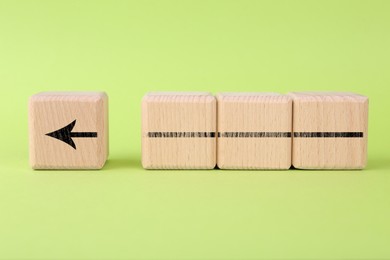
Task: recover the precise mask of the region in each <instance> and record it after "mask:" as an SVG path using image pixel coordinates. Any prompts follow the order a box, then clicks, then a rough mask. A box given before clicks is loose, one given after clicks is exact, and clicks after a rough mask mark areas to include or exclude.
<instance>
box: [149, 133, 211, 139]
mask: <svg viewBox="0 0 390 260" xmlns="http://www.w3.org/2000/svg"><path fill="white" fill-rule="evenodd" d="M148 137H150V138H212V137H215V132H148Z"/></svg>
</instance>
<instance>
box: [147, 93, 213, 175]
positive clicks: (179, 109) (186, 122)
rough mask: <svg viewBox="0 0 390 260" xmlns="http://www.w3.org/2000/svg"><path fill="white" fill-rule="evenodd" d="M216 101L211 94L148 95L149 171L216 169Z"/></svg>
mask: <svg viewBox="0 0 390 260" xmlns="http://www.w3.org/2000/svg"><path fill="white" fill-rule="evenodd" d="M215 133H216V100H215V98H214V97H213V96H212V95H211V94H210V93H203V92H199V93H197V92H193V93H192V92H188V93H187V92H172V93H170V92H162V93H158V92H156V93H148V94H147V95H146V96H145V97H144V99H143V101H142V165H143V167H144V168H146V169H213V168H214V167H215V165H216V134H215Z"/></svg>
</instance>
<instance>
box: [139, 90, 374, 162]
mask: <svg viewBox="0 0 390 260" xmlns="http://www.w3.org/2000/svg"><path fill="white" fill-rule="evenodd" d="M367 123H368V98H367V97H365V96H361V95H357V94H353V93H340V92H326V93H325V92H322V93H318V92H292V93H289V94H287V95H282V94H277V93H220V94H218V95H217V96H216V97H214V96H213V95H211V94H210V93H191V92H182V93H181V92H161V93H148V94H147V95H146V96H145V97H144V99H143V101H142V165H143V167H144V168H146V169H213V168H215V166H218V167H219V168H221V169H289V168H290V167H291V166H294V167H295V168H299V169H362V168H364V167H365V165H366V161H367Z"/></svg>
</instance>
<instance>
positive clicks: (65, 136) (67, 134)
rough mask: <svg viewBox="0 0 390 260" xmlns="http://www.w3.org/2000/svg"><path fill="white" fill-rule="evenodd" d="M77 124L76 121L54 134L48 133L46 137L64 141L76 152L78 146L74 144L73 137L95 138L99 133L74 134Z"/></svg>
mask: <svg viewBox="0 0 390 260" xmlns="http://www.w3.org/2000/svg"><path fill="white" fill-rule="evenodd" d="M75 124H76V120H74V121H73V122H72V123H70V124H69V125H67V126H65V127H63V128H61V129H58V130H56V131H54V132H51V133H48V134H46V135H48V136H51V137H53V138H56V139H58V140H61V141H63V142H64V143H67V144H69V145H70V146H72V147H73V148H74V149H75V150H76V145H75V143H74V142H73V139H72V137H76V138H95V137H97V132H72V129H73V127H74V126H75Z"/></svg>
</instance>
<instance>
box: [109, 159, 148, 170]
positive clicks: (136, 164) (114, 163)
mask: <svg viewBox="0 0 390 260" xmlns="http://www.w3.org/2000/svg"><path fill="white" fill-rule="evenodd" d="M123 169H142V165H141V160H140V159H139V158H132V157H131V156H128V157H119V158H116V157H113V158H109V159H108V160H107V162H106V164H105V165H104V167H103V168H102V170H103V171H105V170H123Z"/></svg>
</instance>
